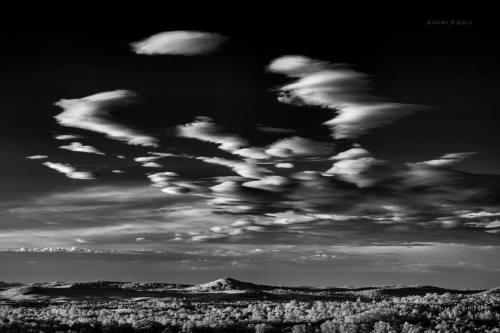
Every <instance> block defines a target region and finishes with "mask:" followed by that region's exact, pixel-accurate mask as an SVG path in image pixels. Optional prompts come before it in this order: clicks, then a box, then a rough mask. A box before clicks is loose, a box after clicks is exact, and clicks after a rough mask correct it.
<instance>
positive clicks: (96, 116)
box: [55, 90, 157, 147]
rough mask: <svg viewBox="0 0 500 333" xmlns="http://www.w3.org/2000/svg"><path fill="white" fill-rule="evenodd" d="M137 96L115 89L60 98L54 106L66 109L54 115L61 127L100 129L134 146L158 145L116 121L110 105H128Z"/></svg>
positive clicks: (153, 139) (154, 139)
mask: <svg viewBox="0 0 500 333" xmlns="http://www.w3.org/2000/svg"><path fill="white" fill-rule="evenodd" d="M135 97H136V94H135V93H133V92H131V91H128V90H115V91H107V92H102V93H98V94H95V95H90V96H87V97H83V98H79V99H61V100H60V101H58V102H57V103H55V105H57V106H59V107H61V108H62V109H63V110H64V111H63V112H61V113H60V114H58V115H56V116H55V119H56V120H57V121H58V122H59V124H61V125H62V126H68V127H75V128H81V129H85V130H88V131H93V132H98V133H102V134H105V135H107V136H108V137H110V138H112V139H115V140H120V141H125V142H127V143H128V144H131V145H139V146H150V147H156V146H157V139H156V138H154V137H152V136H149V135H146V134H142V133H140V132H139V131H136V130H135V129H132V128H129V127H127V126H125V125H122V124H118V123H116V122H114V121H113V120H112V119H111V117H110V114H109V107H112V106H116V105H122V104H127V103H129V102H130V101H131V100H133V99H134V98H135Z"/></svg>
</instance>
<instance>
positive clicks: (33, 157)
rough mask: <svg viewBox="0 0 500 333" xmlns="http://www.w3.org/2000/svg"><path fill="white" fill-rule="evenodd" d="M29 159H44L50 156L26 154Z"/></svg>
mask: <svg viewBox="0 0 500 333" xmlns="http://www.w3.org/2000/svg"><path fill="white" fill-rule="evenodd" d="M26 158H27V159H28V160H43V159H46V158H48V156H47V155H31V156H26Z"/></svg>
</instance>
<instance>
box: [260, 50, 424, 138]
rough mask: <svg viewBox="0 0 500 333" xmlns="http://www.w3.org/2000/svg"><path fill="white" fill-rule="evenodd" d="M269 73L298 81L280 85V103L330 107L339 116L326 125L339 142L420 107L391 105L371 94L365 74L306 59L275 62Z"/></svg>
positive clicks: (296, 57)
mask: <svg viewBox="0 0 500 333" xmlns="http://www.w3.org/2000/svg"><path fill="white" fill-rule="evenodd" d="M267 69H268V70H269V71H271V72H274V73H279V74H284V75H287V76H289V77H292V78H297V80H296V81H295V82H292V83H290V84H287V85H284V86H281V87H280V88H279V91H280V95H279V98H278V100H279V101H281V102H284V103H294V104H306V105H313V106H319V107H324V108H329V109H332V110H335V111H336V112H337V116H336V117H334V118H333V119H331V120H329V121H327V122H325V125H327V126H329V127H330V128H331V129H332V135H333V137H334V138H336V139H352V138H355V137H358V136H361V135H363V134H365V133H367V132H368V131H370V130H371V129H373V128H376V127H380V126H383V125H386V124H388V123H391V122H393V121H395V120H397V119H398V118H400V117H402V116H405V115H408V114H410V113H412V112H413V111H415V110H416V109H417V106H414V105H407V104H398V103H388V102H384V101H382V100H381V99H380V98H378V97H376V96H373V95H372V94H370V93H369V92H368V89H367V86H368V79H367V76H366V75H365V74H363V73H360V72H357V71H354V70H352V69H349V68H346V66H345V65H339V64H330V63H328V62H325V61H318V60H314V59H311V58H308V57H304V56H284V57H281V58H278V59H275V60H274V61H272V62H271V63H270V64H269V66H268V68H267Z"/></svg>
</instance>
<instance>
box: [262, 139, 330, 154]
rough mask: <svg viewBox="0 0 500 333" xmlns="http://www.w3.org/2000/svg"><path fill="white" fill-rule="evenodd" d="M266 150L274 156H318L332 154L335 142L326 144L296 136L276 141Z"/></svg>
mask: <svg viewBox="0 0 500 333" xmlns="http://www.w3.org/2000/svg"><path fill="white" fill-rule="evenodd" d="M265 152H266V154H268V155H271V156H274V157H293V156H318V155H326V154H331V153H332V152H333V144H325V143H321V142H317V141H314V140H310V139H306V138H302V137H299V136H294V137H291V138H287V139H282V140H279V141H276V142H275V143H273V144H271V145H270V146H269V147H268V148H267V149H266V151H265Z"/></svg>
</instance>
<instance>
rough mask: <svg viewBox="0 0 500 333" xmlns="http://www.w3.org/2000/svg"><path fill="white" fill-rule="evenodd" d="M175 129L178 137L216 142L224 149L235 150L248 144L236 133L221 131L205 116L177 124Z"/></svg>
mask: <svg viewBox="0 0 500 333" xmlns="http://www.w3.org/2000/svg"><path fill="white" fill-rule="evenodd" d="M177 131H178V135H179V136H180V137H184V138H190V139H197V140H201V141H206V142H211V143H216V144H218V145H219V148H220V149H222V150H225V151H235V150H237V149H240V148H242V147H245V146H247V145H248V142H247V140H245V139H243V138H241V137H239V136H237V135H231V134H225V133H222V132H221V130H220V129H219V128H218V127H217V125H215V124H214V123H213V122H212V120H211V119H210V118H207V117H198V119H197V120H196V121H193V122H191V123H188V124H186V125H180V126H177Z"/></svg>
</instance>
